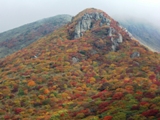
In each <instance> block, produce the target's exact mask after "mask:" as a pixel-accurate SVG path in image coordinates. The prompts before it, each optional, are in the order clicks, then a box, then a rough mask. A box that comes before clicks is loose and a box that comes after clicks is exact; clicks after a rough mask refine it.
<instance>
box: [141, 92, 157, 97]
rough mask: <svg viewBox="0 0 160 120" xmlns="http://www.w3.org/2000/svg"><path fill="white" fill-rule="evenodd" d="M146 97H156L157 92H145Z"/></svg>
mask: <svg viewBox="0 0 160 120" xmlns="http://www.w3.org/2000/svg"><path fill="white" fill-rule="evenodd" d="M143 95H144V97H146V98H154V97H155V94H153V93H151V92H145V93H143Z"/></svg>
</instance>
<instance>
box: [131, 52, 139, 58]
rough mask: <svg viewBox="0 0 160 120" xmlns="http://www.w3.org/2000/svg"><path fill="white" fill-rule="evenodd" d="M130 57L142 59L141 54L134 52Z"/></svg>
mask: <svg viewBox="0 0 160 120" xmlns="http://www.w3.org/2000/svg"><path fill="white" fill-rule="evenodd" d="M130 57H131V58H136V57H140V53H139V52H133V53H132V54H131V56H130Z"/></svg>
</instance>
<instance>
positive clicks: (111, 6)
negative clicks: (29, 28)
mask: <svg viewBox="0 0 160 120" xmlns="http://www.w3.org/2000/svg"><path fill="white" fill-rule="evenodd" d="M0 5H1V6H0V11H1V12H0V32H3V31H6V30H9V29H12V28H15V27H18V26H21V25H24V24H26V23H30V22H34V21H36V20H39V19H43V18H47V17H52V16H55V15H58V14H70V15H76V14H77V13H78V12H80V11H82V10H83V9H86V8H92V7H94V8H97V9H101V10H103V11H105V12H106V13H107V14H109V15H110V16H111V17H113V18H114V19H119V18H123V19H124V18H128V17H133V18H139V19H142V20H144V21H149V22H152V23H153V24H155V25H157V26H158V25H159V26H160V14H159V11H160V0H0Z"/></svg>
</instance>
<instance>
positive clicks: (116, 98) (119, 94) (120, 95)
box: [112, 92, 124, 100]
mask: <svg viewBox="0 0 160 120" xmlns="http://www.w3.org/2000/svg"><path fill="white" fill-rule="evenodd" d="M123 96H124V95H123V93H121V92H118V93H115V94H114V95H113V97H112V99H113V100H120V99H121V98H122V97H123Z"/></svg>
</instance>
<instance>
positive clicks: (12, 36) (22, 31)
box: [0, 15, 72, 58]
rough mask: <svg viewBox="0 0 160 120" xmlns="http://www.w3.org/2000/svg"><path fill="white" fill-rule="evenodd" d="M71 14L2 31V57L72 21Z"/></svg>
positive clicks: (0, 42) (0, 53) (0, 48)
mask: <svg viewBox="0 0 160 120" xmlns="http://www.w3.org/2000/svg"><path fill="white" fill-rule="evenodd" d="M71 18H72V17H71V16H70V15H57V16H54V17H51V18H46V19H42V20H39V21H36V22H33V23H30V24H26V25H24V26H21V27H18V28H15V29H12V30H9V31H6V32H3V33H0V58H2V57H5V56H6V55H9V54H11V53H13V52H15V51H17V50H20V49H22V48H24V47H26V46H28V45H29V44H31V43H33V42H34V41H36V40H38V39H39V38H41V37H43V36H45V35H47V34H49V33H51V32H53V31H54V30H55V29H57V28H59V27H61V26H63V25H65V24H66V23H68V22H70V21H71Z"/></svg>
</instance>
